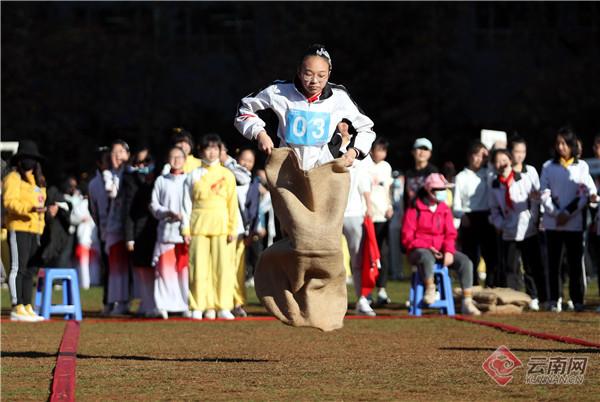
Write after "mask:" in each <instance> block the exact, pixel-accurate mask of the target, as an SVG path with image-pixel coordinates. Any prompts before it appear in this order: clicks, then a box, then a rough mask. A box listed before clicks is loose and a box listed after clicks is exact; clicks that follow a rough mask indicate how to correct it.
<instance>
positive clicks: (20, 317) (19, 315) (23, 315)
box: [10, 304, 37, 322]
mask: <svg viewBox="0 0 600 402" xmlns="http://www.w3.org/2000/svg"><path fill="white" fill-rule="evenodd" d="M10 320H11V321H24V322H35V321H37V320H36V319H35V318H34V317H32V316H31V315H29V313H28V312H27V311H26V310H25V306H23V305H22V304H18V305H17V306H15V308H14V309H13V310H12V311H11V312H10Z"/></svg>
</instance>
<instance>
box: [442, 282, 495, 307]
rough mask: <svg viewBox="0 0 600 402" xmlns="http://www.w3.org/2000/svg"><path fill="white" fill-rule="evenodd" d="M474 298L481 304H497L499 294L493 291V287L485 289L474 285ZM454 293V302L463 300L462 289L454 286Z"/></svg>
mask: <svg viewBox="0 0 600 402" xmlns="http://www.w3.org/2000/svg"><path fill="white" fill-rule="evenodd" d="M471 289H472V292H473V300H474V301H475V302H477V303H481V304H496V302H497V299H498V296H496V294H495V293H494V292H493V289H484V288H482V287H481V286H473V287H472V288H471ZM452 293H453V295H454V303H455V304H456V303H458V302H459V301H460V300H462V289H461V288H454V289H453V291H452Z"/></svg>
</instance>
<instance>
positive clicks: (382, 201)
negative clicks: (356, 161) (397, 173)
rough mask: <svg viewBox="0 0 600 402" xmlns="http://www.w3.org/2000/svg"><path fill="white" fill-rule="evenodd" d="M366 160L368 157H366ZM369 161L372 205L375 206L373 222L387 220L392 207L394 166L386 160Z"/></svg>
mask: <svg viewBox="0 0 600 402" xmlns="http://www.w3.org/2000/svg"><path fill="white" fill-rule="evenodd" d="M365 161H367V159H366V158H365ZM366 163H367V166H368V167H367V169H368V172H369V176H370V179H371V205H372V206H373V216H372V218H373V222H385V221H387V218H386V217H385V213H386V212H387V211H388V210H389V209H391V208H392V194H391V192H390V186H391V185H392V181H393V180H394V179H393V178H392V167H391V166H390V164H389V163H387V162H386V161H381V162H379V163H375V162H374V161H372V160H371V163H370V164H368V162H366Z"/></svg>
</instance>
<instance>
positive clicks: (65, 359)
mask: <svg viewBox="0 0 600 402" xmlns="http://www.w3.org/2000/svg"><path fill="white" fill-rule="evenodd" d="M79 330H80V327H79V322H77V321H74V320H70V321H67V323H66V325H65V332H64V333H63V337H62V340H61V342H60V348H59V349H58V357H57V358H56V367H55V368H54V377H53V378H52V391H51V393H50V402H54V401H75V365H76V363H77V343H78V342H79Z"/></svg>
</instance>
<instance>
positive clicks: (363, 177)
mask: <svg viewBox="0 0 600 402" xmlns="http://www.w3.org/2000/svg"><path fill="white" fill-rule="evenodd" d="M365 161H366V160H363V161H354V164H353V165H352V167H351V168H350V169H348V170H349V171H350V190H349V191H348V204H347V205H346V210H345V211H344V217H345V218H347V217H361V218H362V217H364V216H365V212H366V210H367V206H366V202H365V197H364V194H365V193H370V192H371V179H370V177H369V174H368V172H367V170H366V168H365V166H364V162H365Z"/></svg>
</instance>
